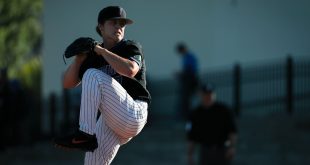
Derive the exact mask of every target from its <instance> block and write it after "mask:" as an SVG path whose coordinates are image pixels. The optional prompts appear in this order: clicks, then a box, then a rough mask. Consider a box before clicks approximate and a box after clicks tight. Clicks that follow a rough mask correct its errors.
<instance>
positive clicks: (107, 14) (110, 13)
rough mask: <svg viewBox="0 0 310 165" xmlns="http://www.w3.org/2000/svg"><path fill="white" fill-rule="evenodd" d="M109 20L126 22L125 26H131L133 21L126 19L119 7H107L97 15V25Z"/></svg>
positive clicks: (124, 13)
mask: <svg viewBox="0 0 310 165" xmlns="http://www.w3.org/2000/svg"><path fill="white" fill-rule="evenodd" d="M111 19H122V20H125V21H126V24H132V23H133V21H132V20H131V19H129V18H126V12H125V10H124V9H123V8H122V7H120V6H108V7H105V8H103V9H102V10H101V11H100V12H99V15H98V23H104V22H105V21H107V20H111Z"/></svg>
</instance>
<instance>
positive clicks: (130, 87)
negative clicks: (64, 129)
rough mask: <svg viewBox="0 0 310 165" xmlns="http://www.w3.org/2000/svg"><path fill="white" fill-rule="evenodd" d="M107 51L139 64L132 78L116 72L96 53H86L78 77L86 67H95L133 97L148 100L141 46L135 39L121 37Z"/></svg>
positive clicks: (149, 97) (148, 94) (149, 98)
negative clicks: (121, 38) (120, 39)
mask: <svg viewBox="0 0 310 165" xmlns="http://www.w3.org/2000/svg"><path fill="white" fill-rule="evenodd" d="M109 51H111V52H113V53H115V54H117V55H119V56H121V57H123V58H126V59H129V60H132V61H135V62H136V63H137V64H138V65H139V68H140V69H139V71H138V73H137V74H136V75H135V77H134V78H128V77H126V76H122V75H120V74H118V73H117V72H116V71H115V70H114V69H113V68H112V67H111V65H110V64H109V63H108V62H107V61H106V60H105V59H104V58H103V57H102V56H97V55H88V57H87V58H86V60H85V61H84V62H83V64H82V66H81V71H80V75H79V76H80V78H81V77H82V76H83V73H84V72H85V71H86V70H87V69H88V68H97V69H99V70H101V71H103V72H104V73H106V74H108V75H110V76H111V77H113V78H114V79H115V80H117V81H118V82H119V83H120V84H121V85H122V86H123V87H124V88H125V89H126V91H127V92H128V94H129V95H130V96H131V97H132V98H133V99H138V100H144V101H147V102H150V100H151V96H150V93H149V91H148V90H147V88H146V75H145V73H146V66H145V60H144V55H143V52H142V46H141V45H140V44H139V43H137V42H135V41H132V40H125V39H123V40H122V41H120V42H119V43H118V44H116V45H115V46H114V47H113V48H111V49H109ZM89 66H91V67H89Z"/></svg>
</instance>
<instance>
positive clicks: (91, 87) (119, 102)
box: [79, 69, 148, 165]
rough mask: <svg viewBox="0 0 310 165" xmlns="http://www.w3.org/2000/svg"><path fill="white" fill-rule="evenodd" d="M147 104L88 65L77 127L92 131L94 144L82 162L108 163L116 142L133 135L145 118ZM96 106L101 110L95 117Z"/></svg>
mask: <svg viewBox="0 0 310 165" xmlns="http://www.w3.org/2000/svg"><path fill="white" fill-rule="evenodd" d="M147 108H148V105H147V103H146V102H143V101H135V100H133V99H132V97H131V96H130V95H129V94H128V93H127V92H126V90H125V89H124V88H123V87H122V86H121V85H120V84H119V83H118V82H117V81H116V80H115V79H113V78H112V77H111V76H109V75H107V74H105V73H103V72H101V71H99V70H97V69H88V70H87V71H86V72H85V73H84V76H83V79H82V97H81V110H80V121H79V124H80V130H82V131H84V132H86V133H89V134H96V136H97V139H98V148H97V149H96V150H95V151H94V152H93V153H92V152H87V153H86V154H85V165H97V164H98V165H99V164H100V165H102V164H110V163H111V161H112V160H113V158H114V157H115V155H116V153H117V151H118V149H119V147H120V145H122V144H125V143H127V142H128V141H129V140H130V139H131V138H132V137H134V136H136V135H137V134H138V133H139V132H140V131H141V130H142V129H143V127H144V125H145V124H146V122H147V115H148V112H147ZM98 109H99V110H100V112H101V116H100V117H99V120H98V121H96V116H97V111H98Z"/></svg>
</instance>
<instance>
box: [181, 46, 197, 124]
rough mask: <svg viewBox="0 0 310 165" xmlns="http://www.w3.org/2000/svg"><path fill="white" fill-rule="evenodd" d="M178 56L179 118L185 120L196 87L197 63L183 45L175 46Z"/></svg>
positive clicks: (194, 57)
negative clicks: (179, 63)
mask: <svg viewBox="0 0 310 165" xmlns="http://www.w3.org/2000/svg"><path fill="white" fill-rule="evenodd" d="M176 50H177V52H178V54H180V56H181V58H182V69H181V72H180V73H179V74H178V79H179V83H180V89H179V94H180V99H179V102H180V103H179V106H180V107H179V108H178V109H180V112H181V114H180V115H181V117H182V118H184V119H186V118H187V116H188V112H189V109H190V105H191V99H192V96H193V94H194V92H195V91H196V89H197V86H198V82H199V80H198V61H197V58H196V56H195V55H194V54H193V53H192V52H190V51H189V50H188V48H187V46H186V45H185V44H184V43H179V44H177V46H176Z"/></svg>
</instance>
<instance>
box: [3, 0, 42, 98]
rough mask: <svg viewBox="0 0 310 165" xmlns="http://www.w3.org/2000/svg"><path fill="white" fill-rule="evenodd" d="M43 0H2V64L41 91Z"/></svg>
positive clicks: (23, 81) (16, 76)
mask: <svg viewBox="0 0 310 165" xmlns="http://www.w3.org/2000/svg"><path fill="white" fill-rule="evenodd" d="M42 9H43V0H0V59H1V60H0V68H7V69H8V71H9V73H10V75H13V77H14V78H17V79H19V80H21V81H22V83H23V84H24V85H26V86H27V87H29V88H37V90H38V91H37V92H39V90H40V89H39V88H38V87H39V86H40V83H41V81H40V78H41V56H40V54H41V43H42Z"/></svg>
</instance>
